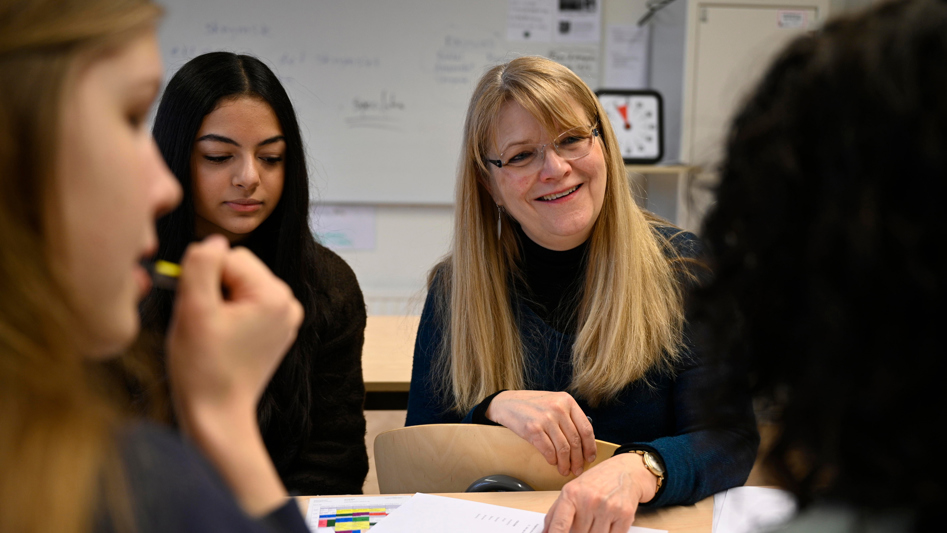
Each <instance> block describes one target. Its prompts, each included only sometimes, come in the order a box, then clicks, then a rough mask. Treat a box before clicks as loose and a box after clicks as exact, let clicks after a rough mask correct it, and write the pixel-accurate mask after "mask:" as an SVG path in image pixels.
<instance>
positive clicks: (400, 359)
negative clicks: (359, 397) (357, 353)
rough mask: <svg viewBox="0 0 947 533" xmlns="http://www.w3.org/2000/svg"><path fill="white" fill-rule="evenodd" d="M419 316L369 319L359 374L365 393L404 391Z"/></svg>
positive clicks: (407, 383) (409, 372) (408, 374)
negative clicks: (363, 381)
mask: <svg viewBox="0 0 947 533" xmlns="http://www.w3.org/2000/svg"><path fill="white" fill-rule="evenodd" d="M420 320H421V317H419V316H370V317H368V323H367V324H366V325H365V345H364V347H363V348H362V374H363V376H364V378H365V390H366V391H368V392H407V391H408V389H409V387H410V386H411V362H412V359H413V357H414V338H415V336H416V335H417V333H418V323H419V322H420Z"/></svg>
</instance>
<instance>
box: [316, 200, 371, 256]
mask: <svg viewBox="0 0 947 533" xmlns="http://www.w3.org/2000/svg"><path fill="white" fill-rule="evenodd" d="M309 223H310V225H311V229H312V233H313V234H314V235H315V236H316V238H317V239H319V242H321V243H322V244H323V245H324V246H326V247H327V248H329V249H332V250H336V251H338V250H374V249H375V208H374V207H371V206H341V205H328V204H314V205H312V206H311V207H310V210H309Z"/></svg>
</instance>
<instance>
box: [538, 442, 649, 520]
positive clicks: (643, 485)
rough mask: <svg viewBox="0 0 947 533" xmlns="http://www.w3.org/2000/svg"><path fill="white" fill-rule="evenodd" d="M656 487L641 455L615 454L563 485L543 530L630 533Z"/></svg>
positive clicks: (547, 516)
mask: <svg viewBox="0 0 947 533" xmlns="http://www.w3.org/2000/svg"><path fill="white" fill-rule="evenodd" d="M657 486H658V478H657V477H655V476H654V474H652V473H651V472H650V471H649V470H648V469H647V468H646V467H645V466H644V461H643V460H642V458H641V456H640V455H638V454H636V453H623V454H620V455H616V456H615V457H612V458H611V459H609V460H607V461H603V462H602V463H600V464H599V465H598V466H596V467H595V468H593V469H591V470H589V471H588V472H586V473H585V474H583V475H582V476H581V477H577V478H575V479H573V480H572V481H570V482H569V483H567V484H566V485H565V486H564V487H562V492H561V493H560V494H559V498H558V499H557V500H556V501H555V503H553V504H552V507H550V508H549V511H548V512H547V513H546V520H545V528H544V529H543V533H567V532H572V533H586V532H589V533H627V531H628V528H629V527H631V523H632V522H634V520H635V512H636V511H637V510H638V504H639V503H645V502H648V501H651V499H652V498H654V495H655V493H656V492H657Z"/></svg>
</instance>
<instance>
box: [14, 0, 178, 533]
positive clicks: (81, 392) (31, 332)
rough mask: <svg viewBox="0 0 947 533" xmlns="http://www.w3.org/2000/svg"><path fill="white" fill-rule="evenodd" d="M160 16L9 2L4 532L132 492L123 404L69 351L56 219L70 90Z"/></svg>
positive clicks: (88, 517)
mask: <svg viewBox="0 0 947 533" xmlns="http://www.w3.org/2000/svg"><path fill="white" fill-rule="evenodd" d="M159 13H160V10H159V8H157V7H156V6H154V5H152V4H150V3H148V2H146V1H145V0H23V1H19V0H4V2H2V3H0V188H2V190H3V191H4V194H5V195H6V196H7V201H6V202H5V206H4V208H3V209H0V243H2V245H0V295H2V297H0V472H2V474H0V502H3V503H2V506H3V511H2V512H0V531H60V532H63V531H64V532H81V531H89V530H90V529H91V527H92V522H93V517H94V514H95V512H96V511H97V510H103V509H104V508H107V507H109V505H107V504H106V502H101V501H100V495H101V494H103V493H105V494H106V499H107V501H108V502H111V501H114V500H115V498H112V496H111V495H113V494H115V493H117V492H118V491H120V490H121V488H120V486H119V485H120V484H121V479H120V477H121V476H120V475H119V474H120V470H119V465H118V459H117V454H116V451H117V450H116V445H115V442H114V439H115V437H116V435H115V433H114V430H115V428H116V420H117V419H118V417H117V409H116V408H115V407H114V406H113V403H112V402H111V401H110V400H109V398H107V397H106V396H105V394H104V393H103V392H102V387H101V386H100V384H99V383H98V382H97V381H96V380H95V378H96V372H95V370H94V368H93V365H91V364H89V363H85V362H83V359H82V357H81V356H80V354H77V353H75V350H73V349H72V347H71V346H70V345H69V342H68V339H69V338H70V336H69V335H68V334H67V333H66V332H68V331H71V328H72V327H73V324H74V323H75V321H74V317H73V315H72V313H71V311H70V309H69V306H68V304H67V299H66V297H65V293H64V291H63V289H62V287H61V284H60V283H59V282H58V281H57V280H58V279H59V278H58V277H57V274H56V273H55V272H54V271H53V269H52V267H51V264H52V261H51V258H50V256H49V253H50V251H49V246H48V243H49V235H50V229H51V228H48V227H47V221H48V220H49V217H48V216H47V215H48V213H49V210H51V209H55V206H56V205H57V202H56V198H55V197H54V195H53V194H52V191H54V190H55V187H54V182H55V180H57V179H64V178H65V177H64V176H56V175H54V174H55V173H54V165H55V161H56V154H58V151H59V150H58V149H59V146H58V135H59V127H60V112H61V109H62V106H63V101H64V95H65V93H66V86H67V84H68V83H69V82H70V81H71V77H72V76H74V73H75V72H76V70H77V69H78V68H79V66H80V65H81V64H83V61H92V60H94V58H95V57H97V56H96V53H98V52H100V51H101V50H102V49H103V48H104V47H107V46H109V45H112V44H115V43H116V40H117V39H127V38H128V35H129V32H132V31H135V30H138V29H144V28H145V27H147V26H148V25H150V24H153V23H154V22H155V20H156V19H157V17H158V15H159ZM103 483H104V484H105V485H104V486H103ZM103 489H104V492H103ZM102 504H106V505H105V507H102ZM113 507H116V506H113ZM109 510H110V511H114V513H111V514H112V517H113V518H114V519H116V520H117V521H118V525H119V526H121V525H123V524H125V525H127V524H128V523H129V522H128V517H127V513H126V516H125V517H123V516H121V515H122V510H120V509H109Z"/></svg>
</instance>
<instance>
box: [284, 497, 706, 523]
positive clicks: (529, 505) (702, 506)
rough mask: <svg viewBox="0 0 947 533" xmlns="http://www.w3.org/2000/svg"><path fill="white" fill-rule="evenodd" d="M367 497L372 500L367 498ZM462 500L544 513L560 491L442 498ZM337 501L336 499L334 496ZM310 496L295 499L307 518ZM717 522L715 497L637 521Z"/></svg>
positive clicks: (650, 513) (651, 513) (641, 516)
mask: <svg viewBox="0 0 947 533" xmlns="http://www.w3.org/2000/svg"><path fill="white" fill-rule="evenodd" d="M365 496H366V497H370V496H372V495H371V494H366V495H365ZM438 496H449V497H451V498H459V499H462V500H470V501H475V502H482V503H492V504H494V505H501V506H503V507H512V508H514V509H523V510H525V511H536V512H538V513H545V512H546V511H547V510H548V509H549V507H550V506H551V505H552V503H553V502H554V501H556V498H557V497H558V496H559V492H558V491H548V492H461V493H451V494H439V495H438ZM315 497H316V498H319V496H315ZM332 497H337V496H332ZM310 498H311V497H310V496H300V497H298V498H296V501H297V502H298V503H299V508H300V509H301V510H302V512H303V514H304V515H305V513H306V509H308V507H309V500H310ZM713 519H714V499H713V496H711V497H709V498H705V499H704V500H701V501H699V502H697V504H695V505H687V506H675V507H668V508H666V509H659V510H657V511H641V512H639V513H638V516H637V517H636V519H635V524H634V525H636V526H641V527H650V528H654V529H665V530H667V531H669V532H670V533H710V531H711V528H712V525H713Z"/></svg>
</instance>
